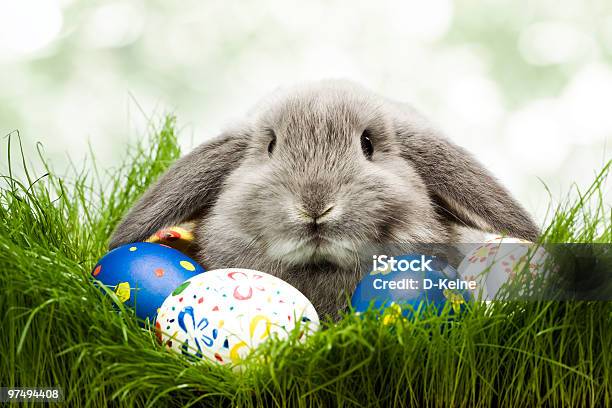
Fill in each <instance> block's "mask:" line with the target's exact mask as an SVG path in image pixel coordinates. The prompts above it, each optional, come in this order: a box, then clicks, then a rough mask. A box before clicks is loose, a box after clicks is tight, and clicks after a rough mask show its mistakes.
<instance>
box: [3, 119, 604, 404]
mask: <svg viewBox="0 0 612 408" xmlns="http://www.w3.org/2000/svg"><path fill="white" fill-rule="evenodd" d="M6 141H8V142H6ZM5 142H6V143H5V146H4V147H5V148H8V151H9V152H11V151H13V152H15V151H16V152H17V153H18V154H16V155H15V154H13V157H10V153H9V157H8V163H9V166H8V167H7V171H6V172H5V173H4V174H3V175H2V179H3V181H2V182H0V184H2V190H1V192H0V220H1V223H0V310H1V315H0V316H1V317H0V318H1V321H0V353H1V355H2V357H1V358H0V386H8V387H13V386H21V387H25V386H29V387H33V386H38V387H42V386H59V387H62V388H63V391H64V395H65V398H66V402H65V404H66V405H67V406H93V407H106V406H109V405H110V406H155V407H158V406H161V407H165V406H193V405H200V404H201V405H211V406H224V407H225V406H229V405H236V406H266V407H267V406H363V405H367V406H391V405H396V406H419V407H421V406H482V407H489V406H496V405H502V406H536V405H542V406H571V407H582V406H593V407H595V406H610V405H611V402H610V401H612V305H611V303H610V302H504V303H495V304H493V305H491V306H490V307H489V308H486V307H484V306H482V305H478V304H477V305H474V306H473V308H472V310H470V311H469V312H468V313H464V314H463V316H462V317H461V319H460V320H458V321H455V322H453V323H452V326H451V327H449V326H448V324H446V323H445V322H447V320H446V318H445V317H443V316H442V317H439V316H435V315H423V316H421V317H420V318H419V319H417V320H414V321H406V320H400V319H398V320H396V321H395V322H394V323H392V324H390V325H384V324H382V323H381V322H380V321H379V320H376V319H374V318H372V317H371V316H366V318H358V317H356V316H354V315H347V316H346V317H345V318H344V319H342V320H341V321H340V322H339V323H337V324H332V323H326V324H325V329H324V330H321V331H319V332H318V333H316V334H315V335H313V336H311V337H310V338H309V339H308V340H307V341H306V342H303V343H300V342H298V341H296V340H295V339H294V338H292V339H290V340H289V341H271V342H268V343H266V344H265V345H264V346H263V347H261V348H260V349H259V350H258V351H257V353H256V355H254V356H252V358H250V359H248V360H247V361H246V362H245V363H244V367H243V369H242V370H232V369H230V368H228V367H223V366H218V365H215V364H210V363H206V362H202V363H199V364H196V365H194V364H190V363H189V362H187V361H186V360H185V359H183V358H181V356H179V355H175V354H173V353H171V352H168V351H166V350H164V349H163V348H162V347H161V346H160V345H158V343H157V342H156V340H155V336H154V335H153V334H152V333H151V332H150V331H147V330H143V329H141V328H140V327H139V325H138V322H137V321H136V320H135V318H134V317H133V316H132V315H130V313H129V311H123V312H122V313H117V312H115V311H114V309H113V301H112V299H111V298H110V297H108V296H104V295H103V294H101V293H100V291H99V290H98V289H96V288H95V287H94V286H93V285H92V282H91V280H90V275H89V273H90V270H91V268H92V266H93V265H94V263H95V262H96V260H97V259H98V258H99V257H101V256H102V255H103V254H104V253H105V251H106V241H107V239H108V237H109V236H110V233H111V231H112V229H113V227H114V225H115V224H116V223H117V221H118V220H119V219H120V217H121V216H122V214H123V213H124V212H125V211H126V210H127V209H128V208H129V206H130V204H131V203H132V202H133V201H134V200H135V199H136V198H137V197H138V195H139V194H140V193H141V192H142V191H143V190H144V189H145V188H146V187H147V185H149V184H150V183H151V182H152V181H153V180H154V179H155V178H156V177H157V176H159V175H160V174H161V173H162V172H163V171H164V169H166V167H167V166H168V165H169V164H170V163H171V162H172V161H173V160H175V159H176V158H177V157H178V156H179V153H180V152H179V149H178V148H177V144H176V136H175V132H174V121H173V119H172V118H167V119H165V120H164V121H163V122H162V123H161V124H160V127H159V129H158V130H157V131H154V132H152V135H151V136H150V137H149V138H148V139H147V140H146V141H145V142H143V144H138V145H136V146H132V147H131V148H130V149H129V151H128V154H127V156H126V160H125V164H124V165H123V166H121V167H120V168H117V169H112V170H109V169H107V170H106V171H104V170H102V169H100V168H99V167H98V166H97V165H96V163H95V161H93V156H94V155H93V154H92V155H91V158H90V161H88V162H87V163H85V164H84V165H83V168H77V167H76V166H73V167H72V169H71V171H70V172H69V173H70V174H68V175H66V176H59V175H58V174H56V173H54V171H53V169H51V168H50V167H49V166H47V165H46V164H44V163H45V162H44V160H42V159H41V163H43V164H44V166H45V168H46V172H43V174H35V175H34V174H28V173H27V169H28V166H26V165H25V160H23V161H22V158H23V155H20V154H19V153H20V150H19V144H18V143H17V142H19V139H18V138H17V137H15V135H13V137H11V138H10V139H5ZM10 143H12V144H13V146H8V144H10ZM16 168H20V172H22V173H24V172H25V173H24V174H25V175H24V177H21V180H22V182H19V181H17V177H14V176H13V174H14V173H15V172H16ZM610 168H611V163H607V164H606V166H605V167H604V168H603V170H602V171H601V172H600V173H599V174H598V175H597V176H596V180H595V182H594V183H593V185H592V186H591V187H590V188H588V189H587V190H585V191H584V192H580V191H579V190H577V189H575V193H578V194H573V197H577V198H575V199H569V198H568V199H567V200H566V201H565V202H563V203H562V204H561V205H559V206H558V207H557V208H554V209H553V211H552V212H551V213H552V214H554V215H551V217H550V222H549V226H548V228H547V229H546V234H545V239H546V240H548V241H549V242H602V243H610V242H612V222H611V221H612V213H611V209H610V207H609V205H608V204H606V203H605V201H604V196H603V191H604V190H605V188H606V184H605V182H606V176H607V175H608V173H609V172H610ZM441 327H445V328H448V329H445V330H441ZM20 406H22V405H21V404H20Z"/></svg>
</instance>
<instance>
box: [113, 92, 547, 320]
mask: <svg viewBox="0 0 612 408" xmlns="http://www.w3.org/2000/svg"><path fill="white" fill-rule="evenodd" d="M366 128H367V129H369V130H370V133H371V135H372V142H373V145H374V154H373V156H372V159H371V160H368V159H366V157H365V156H364V155H363V153H362V150H361V145H360V135H361V133H362V132H363V130H364V129H366ZM271 130H272V131H274V133H275V134H276V138H277V141H276V147H275V149H274V151H273V153H272V155H269V154H268V150H267V148H268V144H269V142H270V140H271ZM330 206H331V209H330ZM322 213H324V215H323V216H321V217H320V218H317V220H318V222H317V223H316V224H314V223H313V218H316V217H317V214H322ZM189 219H194V220H196V222H197V227H196V231H195V234H196V242H197V248H198V249H197V253H196V259H197V260H198V261H199V262H201V263H202V264H203V265H204V266H205V267H206V268H207V269H217V268H226V267H236V268H251V269H257V270H261V271H264V272H268V273H271V274H273V275H276V276H278V277H280V278H282V279H284V280H286V281H287V282H289V283H290V284H292V285H293V286H295V287H297V288H298V289H299V290H300V291H302V292H303V293H304V294H305V295H306V296H307V297H308V298H309V299H310V300H311V301H312V303H313V304H314V306H315V308H316V309H317V311H318V312H319V314H321V315H327V314H329V315H332V316H336V315H337V313H338V311H339V310H342V309H343V308H344V307H345V304H346V303H345V301H346V299H347V296H349V295H350V293H351V292H352V290H353V289H354V287H355V285H356V283H357V282H358V280H359V278H360V275H361V270H362V269H361V264H362V263H363V262H366V261H367V259H364V258H363V255H364V253H367V254H371V253H372V252H371V251H372V248H373V247H376V246H382V245H387V244H394V245H401V246H402V247H403V248H404V249H405V250H409V249H410V248H414V247H416V246H418V244H419V243H447V242H451V241H454V240H456V239H457V238H458V237H457V228H456V226H457V225H459V224H460V225H467V226H470V227H477V228H480V229H483V230H489V231H499V232H504V233H507V234H509V235H511V236H515V237H520V238H527V239H534V238H535V237H536V236H537V228H536V226H535V225H534V223H533V221H531V219H530V217H529V215H528V214H527V213H526V212H525V211H524V210H523V209H522V208H521V207H520V206H519V205H518V204H517V203H516V202H515V201H514V200H513V199H512V198H511V196H510V195H509V193H508V192H507V191H506V190H505V189H504V188H503V187H501V186H500V185H499V183H498V182H497V181H495V179H494V178H493V177H492V176H491V175H490V174H489V173H488V172H487V171H486V170H485V169H484V168H483V167H482V166H481V165H480V164H479V163H478V162H476V161H475V160H474V159H473V158H472V157H471V156H470V155H469V154H468V153H467V152H465V151H464V150H462V149H461V148H459V147H457V146H455V145H453V144H452V143H451V142H449V141H448V140H446V139H445V138H443V137H442V136H441V135H440V133H439V132H438V131H436V130H434V129H433V128H432V127H431V125H429V124H428V122H427V121H426V120H425V119H423V118H422V117H421V116H420V115H419V114H418V113H416V112H415V111H414V110H412V109H411V108H410V107H406V106H403V105H399V104H396V103H394V102H390V101H388V100H385V99H383V98H381V97H378V96H376V95H375V94H373V93H371V92H369V91H367V90H365V89H363V88H361V87H359V86H357V85H355V84H353V83H350V82H345V81H323V82H317V83H314V84H309V85H306V86H301V87H298V88H293V89H290V90H288V91H286V92H279V93H276V94H275V95H273V96H272V97H271V98H269V99H268V100H267V101H266V102H265V103H263V104H261V105H260V106H259V107H258V108H257V109H256V110H255V111H254V112H253V115H252V116H251V117H250V118H249V119H248V120H246V121H245V123H244V124H243V125H241V126H240V127H239V128H238V129H237V130H233V131H228V132H226V134H225V135H223V136H221V137H220V138H218V139H215V140H214V141H211V142H208V143H205V144H203V145H201V146H199V147H198V148H197V149H195V150H194V151H193V152H192V153H190V154H189V155H187V156H185V157H184V158H182V159H180V160H179V161H178V162H177V163H176V164H175V165H174V166H172V168H170V169H169V170H168V172H167V173H166V174H165V175H164V176H162V177H161V178H160V180H159V181H158V182H157V183H156V184H155V185H154V186H153V187H151V188H150V189H149V190H148V191H147V192H146V193H145V194H144V196H143V197H142V198H141V199H140V201H139V202H138V203H137V204H136V205H135V206H134V208H133V209H132V210H131V211H130V212H129V213H128V215H127V216H126V217H125V219H124V220H123V222H122V223H121V224H120V225H119V226H118V227H117V230H116V231H115V233H114V235H113V237H112V239H111V244H110V246H111V247H116V246H118V245H121V244H124V243H128V242H134V241H139V240H142V239H144V238H146V237H148V236H149V235H151V234H152V233H153V232H154V231H155V230H157V229H159V228H162V227H164V226H170V225H173V224H177V223H180V222H182V221H185V220H189ZM315 226H316V229H315ZM368 258H369V259H371V257H369V255H368Z"/></svg>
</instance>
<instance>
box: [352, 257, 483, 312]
mask: <svg viewBox="0 0 612 408" xmlns="http://www.w3.org/2000/svg"><path fill="white" fill-rule="evenodd" d="M469 285H470V282H467V281H463V280H461V279H460V278H459V275H458V274H457V272H456V271H455V269H453V268H452V267H451V266H450V265H448V263H446V262H445V261H443V260H442V259H440V258H438V257H435V256H426V255H420V254H410V255H401V256H398V257H389V256H387V255H383V256H378V257H375V258H374V268H373V269H372V270H371V271H370V272H369V273H368V274H367V275H366V276H364V277H363V278H362V280H361V281H360V282H359V284H358V285H357V288H356V289H355V292H354V293H353V296H352V297H351V305H352V306H353V308H354V309H355V311H357V312H364V311H366V310H368V309H369V308H370V307H373V308H375V309H381V310H382V311H384V309H385V308H389V307H393V308H395V309H398V310H401V311H402V314H403V315H404V316H410V315H411V313H412V311H413V310H417V309H419V308H420V307H430V306H433V307H435V308H436V310H437V311H438V312H441V311H442V309H443V308H444V306H445V305H446V304H449V306H450V308H451V312H459V311H460V310H461V308H462V307H463V306H464V305H465V303H467V302H468V301H469V300H470V299H471V296H470V292H469V289H470V288H469ZM472 285H473V283H472ZM405 306H410V307H405ZM411 309H412V310H411Z"/></svg>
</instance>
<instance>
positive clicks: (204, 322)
mask: <svg viewBox="0 0 612 408" xmlns="http://www.w3.org/2000/svg"><path fill="white" fill-rule="evenodd" d="M296 324H299V326H300V330H301V331H302V334H303V335H308V334H309V333H312V332H313V331H315V330H317V329H318V327H319V316H318V315H317V312H316V310H315V308H314V307H313V305H312V304H311V303H310V301H309V300H308V299H307V298H306V296H304V295H303V294H302V293H301V292H300V291H298V290H297V289H296V288H294V287H293V286H291V285H290V284H288V283H287V282H285V281H283V280H282V279H279V278H277V277H275V276H272V275H269V274H267V273H264V272H259V271H254V270H250V269H217V270H212V271H208V272H206V273H202V274H199V275H197V276H194V277H192V278H191V279H188V280H186V281H185V282H183V283H182V284H181V285H180V286H179V287H177V288H176V289H175V290H174V291H173V292H172V294H171V295H170V296H168V297H167V298H166V300H165V301H164V303H163V304H162V306H161V308H160V310H159V313H158V315H157V321H156V329H157V331H158V338H159V340H160V341H161V342H162V344H164V345H165V346H166V347H168V348H170V349H172V350H175V351H177V352H179V353H182V354H184V355H186V356H188V357H190V358H192V359H200V358H206V359H209V360H212V361H217V362H219V363H222V364H227V363H238V362H239V361H240V360H241V359H242V358H244V357H245V356H246V355H247V354H248V353H249V352H250V351H251V350H253V349H254V348H255V347H257V346H258V345H259V344H261V343H262V342H264V341H266V340H267V339H268V338H270V337H273V336H278V337H279V338H286V337H287V336H288V335H289V333H290V332H291V331H292V330H293V329H295V327H296Z"/></svg>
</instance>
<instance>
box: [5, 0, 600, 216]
mask: <svg viewBox="0 0 612 408" xmlns="http://www.w3.org/2000/svg"><path fill="white" fill-rule="evenodd" d="M329 77H334V78H349V79H354V80H356V81H359V82H361V83H363V84H365V85H366V86H368V87H370V88H372V89H374V90H376V91H378V92H380V93H382V94H385V95H387V96H389V97H392V98H395V99H398V100H402V101H407V102H411V103H413V104H414V105H415V106H416V107H417V108H419V109H420V110H421V111H423V112H424V113H425V114H426V115H427V116H429V117H430V118H431V119H432V120H433V121H434V122H435V123H436V124H438V125H439V126H440V127H442V128H443V129H444V130H445V131H446V132H447V133H448V135H449V136H450V137H451V138H452V139H454V140H455V141H456V142H457V143H459V144H461V145H463V146H464V147H466V148H467V149H469V150H471V151H472V152H474V153H475V154H476V156H477V157H478V158H479V159H480V160H481V161H482V162H484V163H485V164H486V165H487V166H488V167H489V168H490V169H491V170H492V171H493V172H494V173H495V174H496V175H497V176H498V177H499V178H500V179H501V180H502V181H503V182H504V183H505V184H506V185H507V186H508V188H510V190H511V191H512V192H513V193H514V194H515V195H516V196H517V197H518V198H519V200H520V201H521V202H522V203H523V204H524V205H525V207H527V208H528V209H529V210H530V211H532V212H533V213H534V214H535V215H536V217H537V218H538V219H539V220H540V221H541V220H543V218H544V215H545V213H546V210H547V208H548V205H549V203H550V200H549V198H548V193H547V191H546V189H545V188H544V184H543V183H545V184H546V185H547V186H548V187H549V188H550V190H551V192H552V195H553V199H557V198H558V197H559V195H560V194H561V192H564V191H567V190H568V188H569V186H570V184H571V183H572V182H577V183H579V184H582V185H584V184H586V183H589V182H590V181H591V180H592V178H593V175H594V173H595V171H596V170H597V169H598V168H600V167H601V165H602V164H603V163H604V162H605V161H607V160H609V159H610V157H611V156H612V155H611V154H610V141H611V140H612V138H611V135H612V2H611V1H609V0H607V1H604V0H599V1H595V0H592V1H584V0H566V1H552V0H538V1H513V0H480V1H468V0H463V1H454V2H453V1H450V0H428V1H369V2H365V1H352V2H331V1H322V0H315V1H308V2H305V1H299V2H298V1H282V0H266V1H249V2H222V1H195V0H185V1H181V2H167V1H146V2H145V1H77V0H61V1H54V0H0V134H1V135H5V134H8V133H9V132H11V131H12V130H15V129H19V131H20V132H21V136H22V138H23V139H24V141H25V144H26V151H31V152H34V151H35V143H36V142H37V141H40V142H42V143H43V145H44V147H45V152H46V154H47V155H48V156H50V157H51V158H52V161H53V163H54V164H55V165H57V166H65V165H67V163H68V157H67V154H69V156H70V158H71V159H72V160H73V161H74V162H76V163H79V161H82V159H83V157H84V156H85V154H86V153H87V150H88V143H90V144H91V146H92V147H93V150H94V151H95V152H96V154H97V156H98V159H99V163H100V164H101V165H102V166H104V167H112V166H113V165H114V164H117V163H118V162H119V161H120V159H121V157H122V154H123V153H124V152H125V146H126V144H127V143H128V142H129V141H130V140H134V139H136V138H138V137H140V135H142V132H143V131H144V129H146V123H147V117H148V116H149V117H155V116H158V115H161V114H163V113H165V112H173V113H175V114H176V115H177V116H178V120H179V124H180V125H181V129H182V130H181V143H182V144H183V146H184V147H185V148H186V149H188V148H190V147H192V146H194V145H195V144H198V143H200V142H201V141H204V140H206V139H207V138H210V137H212V136H214V135H215V134H217V133H218V132H219V130H220V129H221V128H222V127H224V125H226V124H228V123H230V122H231V121H232V120H233V119H235V118H238V117H240V116H242V115H243V114H244V113H245V112H246V111H247V110H248V109H249V107H250V106H252V105H253V104H255V103H256V102H257V100H258V99H259V98H260V97H262V96H265V94H267V93H269V92H270V91H273V90H274V89H276V88H277V87H279V86H285V85H289V84H293V83H296V82H300V81H304V80H310V79H319V78H329ZM606 146H607V147H606ZM1 157H2V158H1V159H0V167H2V168H4V167H5V165H6V156H5V155H4V154H2V156H1ZM609 201H610V200H608V202H609Z"/></svg>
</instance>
